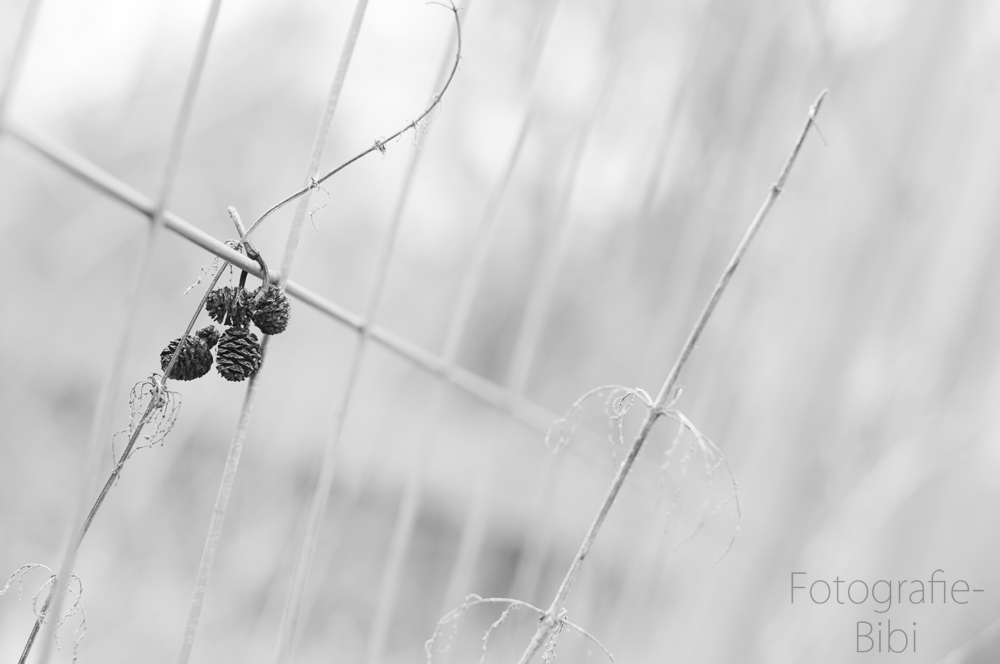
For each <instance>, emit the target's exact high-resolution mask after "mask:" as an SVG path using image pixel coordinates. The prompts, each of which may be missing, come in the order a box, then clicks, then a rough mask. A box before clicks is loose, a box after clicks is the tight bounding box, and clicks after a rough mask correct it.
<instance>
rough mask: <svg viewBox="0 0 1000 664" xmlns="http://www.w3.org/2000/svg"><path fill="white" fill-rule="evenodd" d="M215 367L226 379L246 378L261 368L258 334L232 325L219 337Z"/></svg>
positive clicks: (239, 379)
mask: <svg viewBox="0 0 1000 664" xmlns="http://www.w3.org/2000/svg"><path fill="white" fill-rule="evenodd" d="M216 355H217V356H218V357H217V360H216V363H215V368H216V369H217V370H218V372H219V374H221V375H222V377H223V378H225V379H226V380H231V381H233V382H239V381H242V380H246V379H247V378H249V377H250V376H252V375H254V374H255V373H257V370H258V369H260V361H261V353H260V343H259V342H258V341H257V335H256V334H254V333H253V332H250V331H249V330H248V329H247V328H245V327H231V328H229V329H228V330H226V331H225V332H223V333H222V337H220V338H219V349H218V350H217V351H216Z"/></svg>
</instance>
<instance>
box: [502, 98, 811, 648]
mask: <svg viewBox="0 0 1000 664" xmlns="http://www.w3.org/2000/svg"><path fill="white" fill-rule="evenodd" d="M825 97H826V90H823V91H822V92H820V93H819V96H818V97H817V98H816V101H815V102H813V105H812V106H810V107H809V116H808V117H807V118H806V123H805V126H804V127H803V128H802V131H801V132H800V133H799V137H798V140H796V141H795V145H794V146H793V147H792V151H791V153H790V154H789V155H788V158H787V159H786V160H785V165H784V167H783V168H782V169H781V173H780V174H779V175H778V179H777V181H776V182H775V183H774V184H773V185H771V189H770V191H769V192H768V194H767V198H765V199H764V203H763V204H762V205H761V207H760V209H759V210H758V211H757V215H756V216H755V217H754V219H753V221H752V222H751V223H750V227H749V228H748V229H747V231H746V233H745V234H744V235H743V239H742V240H741V241H740V244H739V246H738V247H737V248H736V252H735V253H734V254H733V257H732V258H731V259H730V260H729V264H728V265H727V266H726V269H725V270H723V272H722V276H721V277H720V278H719V282H718V283H717V284H716V285H715V289H714V290H713V291H712V295H711V297H709V299H708V303H707V304H706V305H705V308H704V309H703V310H702V312H701V315H700V316H699V317H698V320H697V321H696V322H695V324H694V327H693V328H692V329H691V333H690V334H689V335H688V338H687V341H685V342H684V346H683V347H682V348H681V352H680V354H679V355H678V356H677V360H676V361H675V362H674V365H673V367H671V369H670V373H669V374H667V378H666V380H664V381H663V385H662V387H660V392H659V394H657V396H656V399H655V400H654V401H653V403H652V405H651V406H650V408H649V410H648V411H647V413H646V417H645V419H644V420H643V422H642V426H641V427H640V428H639V433H638V434H637V435H636V437H635V440H634V441H633V443H632V447H631V448H630V449H629V451H628V454H627V455H626V457H625V459H624V461H622V463H621V465H620V466H619V467H618V472H617V473H616V474H615V478H614V480H613V481H612V482H611V486H610V487H609V488H608V492H607V494H606V495H605V497H604V501H603V502H602V503H601V507H600V509H599V510H598V511H597V515H596V516H595V517H594V520H593V522H592V523H591V524H590V528H589V529H588V530H587V534H586V535H585V536H584V538H583V542H582V543H581V544H580V548H579V550H578V551H577V552H576V556H575V557H574V558H573V562H572V563H570V566H569V570H568V571H567V572H566V576H565V577H564V578H563V581H562V584H560V586H559V590H558V591H556V595H555V597H554V598H553V600H552V604H550V605H549V608H548V610H547V611H546V612H545V615H544V616H543V617H542V619H541V621H540V623H539V625H538V629H537V630H536V631H535V635H534V637H532V639H531V643H529V644H528V647H527V648H526V649H525V651H524V654H522V655H521V659H520V660H518V662H519V664H528V662H530V661H531V659H532V657H534V656H535V654H536V653H537V652H538V651H539V650H540V649H541V648H542V646H543V645H544V644H545V643H546V641H547V640H548V639H549V637H550V636H551V635H552V633H553V630H554V629H555V628H556V627H557V626H558V624H559V622H560V621H559V617H558V616H559V612H560V610H561V609H562V607H563V605H564V604H565V602H566V598H567V597H568V596H569V593H570V591H571V590H572V589H573V586H574V584H575V583H576V580H577V577H578V576H579V574H580V568H581V567H582V566H583V561H584V559H585V558H586V557H587V555H588V554H589V553H590V549H591V547H592V546H593V545H594V540H596V539H597V534H598V532H600V530H601V526H603V525H604V520H605V519H606V518H607V516H608V512H609V511H610V510H611V506H612V505H614V502H615V500H616V499H617V498H618V492H619V491H620V490H621V488H622V485H623V484H624V483H625V479H626V478H627V477H628V473H629V471H630V470H631V469H632V465H633V464H634V463H635V460H636V458H637V457H638V456H639V452H640V451H642V447H643V445H644V444H645V442H646V438H647V437H648V436H649V432H650V431H651V430H652V429H653V425H654V424H655V423H656V420H658V419H659V418H660V416H661V415H663V408H664V406H666V404H667V400H668V398H669V395H670V394H671V393H672V392H673V390H674V387H675V385H676V384H677V379H678V378H679V377H680V374H681V370H682V369H683V368H684V365H685V364H686V363H687V360H688V358H689V357H690V356H691V352H692V351H693V350H694V346H695V344H696V343H697V342H698V338H699V337H700V336H701V333H702V330H704V329H705V324H706V323H707V322H708V319H709V317H710V316H711V315H712V312H713V311H715V306H716V305H717V304H718V303H719V299H720V298H721V297H722V293H723V291H725V289H726V286H728V285H729V281H730V280H731V279H732V277H733V273H734V272H735V271H736V268H737V267H738V266H739V263H740V260H741V259H742V258H743V255H744V254H745V253H746V251H747V247H748V246H749V245H750V241H751V240H753V238H754V235H756V234H757V230H758V229H759V228H760V226H761V224H763V222H764V219H765V218H766V217H767V214H768V212H770V210H771V207H772V206H773V205H774V202H775V201H776V200H777V198H778V196H779V195H780V194H781V190H782V189H783V188H784V186H785V180H786V179H787V178H788V173H789V172H790V171H791V169H792V166H793V165H794V164H795V160H796V158H797V157H798V155H799V151H800V150H801V149H802V144H803V143H804V142H805V139H806V135H807V134H808V133H809V129H810V128H811V127H812V126H813V124H814V123H815V120H816V114H817V113H818V112H819V108H820V105H822V103H823V99H824V98H825Z"/></svg>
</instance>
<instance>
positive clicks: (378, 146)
mask: <svg viewBox="0 0 1000 664" xmlns="http://www.w3.org/2000/svg"><path fill="white" fill-rule="evenodd" d="M434 4H440V3H434ZM448 9H449V11H451V12H452V13H453V14H454V15H455V32H456V35H457V37H458V47H457V48H456V49H455V62H454V64H453V65H452V67H451V71H450V72H449V73H448V78H447V80H445V82H444V85H443V86H442V87H441V90H440V92H438V93H437V94H436V95H434V96H433V97H432V98H431V103H430V105H428V106H427V108H426V109H425V110H424V112H423V113H421V114H420V115H418V116H417V117H416V119H414V120H411V121H410V122H409V123H407V124H406V126H405V127H403V128H402V129H400V130H399V131H397V132H396V133H395V134H393V135H391V136H389V138H386V139H382V140H377V141H375V143H374V145H372V146H371V147H370V148H368V149H367V150H364V151H362V152H360V153H358V154H356V155H354V156H353V157H351V158H350V159H348V160H347V161H345V162H344V163H342V164H341V165H340V166H337V167H336V168H334V169H333V170H330V171H327V172H326V173H324V174H323V175H321V176H319V177H314V178H313V179H312V181H311V182H309V184H307V185H306V186H304V187H302V188H301V189H299V190H298V191H296V192H295V193H293V194H291V195H289V196H288V197H286V198H285V199H284V200H282V201H279V202H278V203H276V204H274V205H273V206H272V207H271V208H270V209H269V210H267V211H266V212H265V213H264V214H262V215H261V216H260V217H258V218H257V221H255V222H253V223H252V224H251V225H250V228H249V229H248V230H247V232H246V235H250V234H251V233H253V232H254V230H256V229H257V226H259V225H260V223H261V222H262V221H264V219H266V218H267V217H269V216H270V215H271V214H273V213H275V212H277V211H278V210H280V209H281V208H283V207H284V206H286V205H288V204H289V203H291V202H292V201H294V200H295V199H297V198H299V197H300V196H304V195H305V194H308V193H309V192H310V191H312V190H313V189H315V188H316V187H318V186H319V185H321V184H323V183H324V182H326V181H327V180H329V179H330V178H331V177H333V176H334V175H336V174H337V173H339V172H340V171H342V170H344V169H345V168H347V167H348V166H350V165H351V164H353V163H354V162H356V161H357V160H358V159H361V158H362V157H364V156H366V155H369V154H371V153H372V152H376V151H378V152H382V151H384V150H385V145H386V143H391V142H392V141H394V140H396V139H397V138H399V137H400V136H402V135H403V134H405V133H406V132H407V131H409V130H411V129H416V128H417V126H419V125H420V123H421V122H423V121H424V118H426V117H427V116H428V115H430V113H431V111H433V110H434V109H435V108H437V105H438V104H440V103H441V99H442V98H443V97H444V93H445V92H447V91H448V88H449V87H451V82H452V79H454V78H455V73H456V72H457V71H458V65H459V63H460V62H461V61H462V23H461V20H460V18H459V13H458V9H457V8H456V7H455V6H454V5H451V6H450V7H448ZM246 235H244V237H246ZM281 278H282V280H284V279H287V278H288V277H287V276H286V275H285V270H282V275H281Z"/></svg>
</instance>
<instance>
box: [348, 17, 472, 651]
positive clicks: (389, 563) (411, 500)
mask: <svg viewBox="0 0 1000 664" xmlns="http://www.w3.org/2000/svg"><path fill="white" fill-rule="evenodd" d="M471 4H472V1H471V0H466V2H465V4H464V5H463V7H462V9H461V11H460V18H461V20H462V22H463V23H464V22H465V20H466V17H467V16H468V12H469V7H470V6H471ZM456 46H457V36H454V37H452V39H451V40H450V42H449V44H448V47H447V48H446V49H445V51H444V55H443V57H442V60H441V65H440V70H439V71H438V75H437V78H436V80H435V82H434V88H433V90H438V89H439V88H440V86H441V85H442V84H443V83H444V81H445V80H446V79H447V77H448V71H449V70H450V69H451V62H452V51H454V49H455V48H456ZM431 127H433V125H430V126H429V127H428V128H427V130H426V131H425V132H424V135H423V138H422V141H421V145H423V144H425V143H426V142H427V140H428V137H429V133H430V129H431ZM422 154H423V151H422V150H419V149H417V150H414V151H413V153H412V154H411V155H410V160H409V163H408V164H407V169H406V175H405V177H404V179H403V185H402V187H401V188H400V191H399V194H398V195H397V200H396V205H395V208H394V210H393V214H392V221H391V223H390V232H389V238H390V240H392V239H393V238H395V236H396V229H397V228H398V227H399V225H400V223H401V222H402V216H403V213H404V212H405V210H406V204H407V202H408V200H409V196H410V192H411V190H412V188H413V182H414V181H415V177H416V173H417V170H418V168H419V165H420V162H421V155H422ZM387 244H388V243H387ZM391 249H392V247H391V245H389V246H388V247H386V250H385V251H386V268H385V269H384V270H383V271H382V277H381V280H380V281H378V282H376V286H375V289H374V292H375V293H377V294H379V295H380V294H381V292H382V290H383V284H384V280H385V272H387V271H388V257H389V256H388V254H389V252H390V251H391ZM376 307H377V302H376V303H374V304H373V305H372V309H371V312H370V316H372V317H374V315H375V313H376ZM369 320H371V318H369ZM434 392H435V394H434V397H433V404H432V406H431V410H432V412H433V413H435V416H434V418H433V420H432V424H431V426H430V427H429V429H428V430H427V431H425V432H424V433H423V435H422V436H420V442H419V443H418V444H417V449H415V450H414V452H413V454H414V459H412V460H411V463H410V464H409V472H408V473H407V477H406V481H405V484H404V489H403V495H402V497H401V499H400V505H399V510H398V512H397V516H396V520H395V523H394V524H393V529H392V535H391V536H390V539H389V549H388V555H387V557H386V562H385V564H384V565H383V568H382V574H381V579H380V581H379V585H378V593H377V595H376V598H377V599H376V602H375V615H374V618H373V620H372V627H371V630H370V632H369V635H368V645H367V655H366V661H367V662H368V664H379V663H380V662H381V661H382V658H383V656H384V654H385V646H386V639H387V637H388V633H389V625H390V622H391V620H392V610H393V608H394V607H395V599H396V596H397V595H398V591H399V582H400V575H401V573H402V569H403V564H404V562H405V559H406V554H407V551H408V550H409V545H410V540H411V538H412V536H413V530H414V525H415V523H416V520H417V515H418V513H419V511H420V503H421V499H422V486H423V477H424V474H425V472H426V468H427V465H428V463H429V457H430V455H431V453H432V450H433V443H434V440H435V437H436V436H435V433H436V431H437V428H438V426H439V424H440V420H441V416H440V415H441V412H442V410H443V408H444V403H445V398H446V395H447V393H448V392H449V390H448V389H447V387H446V386H441V385H439V386H438V387H437V389H435V390H434Z"/></svg>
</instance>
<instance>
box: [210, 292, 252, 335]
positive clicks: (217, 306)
mask: <svg viewBox="0 0 1000 664" xmlns="http://www.w3.org/2000/svg"><path fill="white" fill-rule="evenodd" d="M249 303H250V295H249V294H248V293H247V292H246V290H244V289H243V288H238V287H237V288H234V287H232V286H223V287H222V288H216V289H215V290H213V291H212V292H211V293H209V294H208V299H207V300H206V301H205V311H207V312H208V315H209V317H210V318H211V319H212V320H214V321H215V322H216V323H222V324H224V325H235V326H237V327H243V326H245V325H246V324H247V321H249V320H250V311H249V306H248V305H249Z"/></svg>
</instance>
